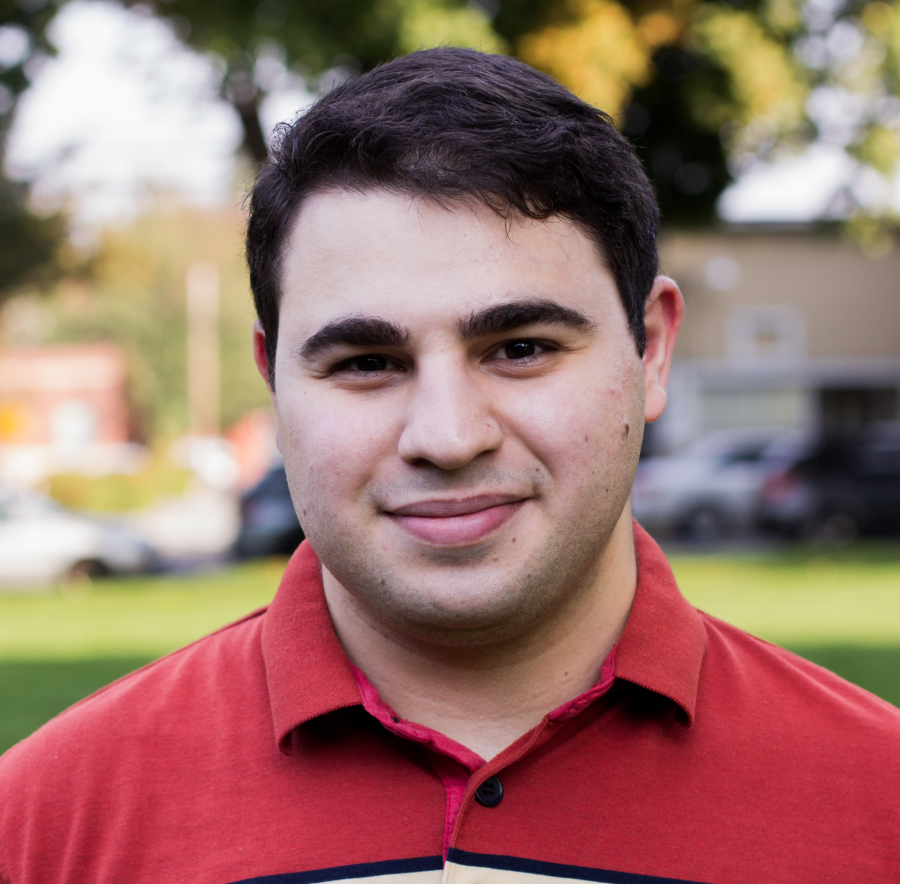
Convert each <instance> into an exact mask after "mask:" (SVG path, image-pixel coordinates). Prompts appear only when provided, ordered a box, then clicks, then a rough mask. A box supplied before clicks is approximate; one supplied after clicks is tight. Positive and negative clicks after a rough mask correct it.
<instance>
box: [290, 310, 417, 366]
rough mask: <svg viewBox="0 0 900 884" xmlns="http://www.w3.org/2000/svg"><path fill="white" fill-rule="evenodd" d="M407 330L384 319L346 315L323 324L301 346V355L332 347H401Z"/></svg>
mask: <svg viewBox="0 0 900 884" xmlns="http://www.w3.org/2000/svg"><path fill="white" fill-rule="evenodd" d="M408 343H409V330H408V329H405V328H401V326H399V325H396V324H395V323H393V322H390V321H388V320H387V319H378V318H376V317H371V316H348V317H345V318H343V319H336V320H334V321H333V322H329V323H328V324H327V325H324V326H322V328H320V329H319V330H318V331H317V332H316V333H315V334H313V335H311V336H310V337H309V338H307V339H306V342H305V343H304V344H303V346H302V347H301V348H300V351H299V352H300V356H301V357H302V358H303V359H314V358H315V357H316V356H320V355H321V354H322V353H324V352H325V351H326V350H330V349H332V348H333V347H341V346H343V347H403V346H405V345H406V344H408Z"/></svg>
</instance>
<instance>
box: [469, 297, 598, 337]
mask: <svg viewBox="0 0 900 884" xmlns="http://www.w3.org/2000/svg"><path fill="white" fill-rule="evenodd" d="M537 323H540V324H541V325H562V326H566V327H567V328H571V329H575V330H576V331H589V330H590V329H592V328H594V323H593V322H591V320H590V319H588V317H587V316H585V315H584V314H583V313H581V312H579V311H578V310H573V309H572V308H570V307H563V306H562V304H557V303H556V302H555V301H549V300H544V299H536V300H531V299H529V300H526V301H512V302H509V303H506V304H497V305H496V306H495V307H487V308H486V309H484V310H478V311H477V312H475V313H472V314H470V315H469V316H468V317H466V318H465V319H463V320H461V321H460V324H459V331H460V334H461V335H462V337H463V340H466V341H472V340H475V339H477V338H486V337H489V336H490V335H498V334H505V333H507V332H512V331H515V330H516V329H519V328H522V327H523V326H526V325H535V324H537Z"/></svg>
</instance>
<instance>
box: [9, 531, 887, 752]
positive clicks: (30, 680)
mask: <svg viewBox="0 0 900 884" xmlns="http://www.w3.org/2000/svg"><path fill="white" fill-rule="evenodd" d="M671 561H672V565H673V568H674V570H675V575H676V577H677V578H678V581H679V585H680V586H681V588H682V591H683V592H684V593H685V595H686V596H687V597H688V598H689V599H690V600H691V601H692V602H693V603H694V604H695V605H697V606H698V607H700V608H702V609H703V610H705V611H708V612H709V613H711V614H714V615H715V616H717V617H721V618H722V619H724V620H728V621H730V622H732V623H735V624H737V625H738V626H741V627H743V628H744V629H747V630H749V631H750V632H753V633H755V634H756V635H759V636H762V637H763V638H766V639H769V640H770V641H773V642H776V643H778V644H781V645H784V646H786V647H789V648H791V649H792V650H795V651H797V652H798V653H801V654H803V655H804V656H806V657H808V658H809V659H811V660H814V661H815V662H817V663H820V664H821V665H823V666H826V667H828V668H830V669H833V670H834V671H835V672H838V673H839V674H841V675H843V676H844V677H845V678H848V679H850V680H851V681H854V682H856V683H857V684H860V685H862V686H863V687H865V688H867V689H868V690H870V691H872V692H873V693H876V694H879V695H880V696H882V697H884V698H885V699H887V700H889V701H890V702H892V703H894V704H896V705H900V544H865V545H864V544H857V545H855V546H853V547H851V548H849V549H847V550H841V551H839V552H829V553H828V554H827V555H823V554H822V553H820V552H814V551H810V550H803V549H796V550H787V551H774V552H771V551H767V552H761V553H758V554H750V553H741V554H737V553H720V554H703V555H699V554H685V553H675V554H673V555H672V556H671ZM283 568H284V562H283V561H281V560H273V561H265V562H257V563H252V564H242V565H236V566H232V567H229V568H226V569H222V570H219V571H210V572H204V573H200V574H193V575H187V576H176V577H171V576H165V577H144V578H138V579H131V580H109V581H104V582H101V581H98V582H97V583H96V584H95V586H94V588H93V589H92V591H91V592H90V593H88V594H77V593H75V594H73V593H71V592H70V593H67V594H66V595H61V594H59V593H58V592H54V593H48V594H40V595H35V594H31V595H28V594H19V595H14V594H10V595H0V751H3V750H4V749H6V748H8V747H9V746H11V745H12V744H13V743H14V742H16V741H17V740H19V739H21V738H22V737H24V736H26V735H27V734H29V733H31V731H33V730H34V729H35V728H37V727H39V726H40V725H41V724H43V722H45V721H47V720H48V719H49V718H51V717H52V716H53V715H55V714H56V713H57V712H59V711H61V710H62V709H64V708H65V707H66V706H69V705H71V704H72V703H74V702H75V701H76V700H79V699H80V698H81V697H83V696H85V695H87V694H89V693H91V692H92V691H94V690H96V689H97V688H99V687H102V686H103V685H104V684H107V683H108V682H110V681H112V680H114V679H115V678H118V677H119V676H121V675H124V674H125V673H127V672H130V671H131V670H133V669H136V668H137V667H138V666H141V665H143V664H144V663H146V662H148V661H150V660H152V659H154V658H156V657H159V656H161V655H163V654H166V653H169V652H170V651H173V650H175V649H176V648H178V647H181V646H182V645H184V644H187V643H188V642H190V641H193V640H194V639H196V638H199V637H200V636H202V635H205V634H206V633H207V632H210V631H212V630H213V629H216V628H217V627H219V626H222V625H224V624H225V623H228V622H230V621H232V620H236V619H237V618H239V617H241V616H243V615H244V614H246V613H249V612H250V611H252V610H254V609H255V608H258V607H260V606H261V605H265V604H266V603H268V601H269V600H270V599H271V598H272V595H273V594H274V592H275V589H276V587H277V585H278V580H279V577H280V576H281V571H282V570H283Z"/></svg>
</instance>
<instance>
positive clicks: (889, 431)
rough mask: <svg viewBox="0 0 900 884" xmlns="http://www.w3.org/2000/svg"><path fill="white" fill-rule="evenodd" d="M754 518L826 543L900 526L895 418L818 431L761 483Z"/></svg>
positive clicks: (899, 442) (899, 425)
mask: <svg viewBox="0 0 900 884" xmlns="http://www.w3.org/2000/svg"><path fill="white" fill-rule="evenodd" d="M760 522H761V524H762V525H763V526H764V527H766V528H769V529H771V530H774V531H776V532H778V533H780V534H783V535H787V536H792V537H803V538H806V539H809V540H814V541H820V542H826V543H842V542H847V541H849V540H852V539H853V538H854V537H855V536H856V535H857V534H859V533H876V532H877V533H883V532H890V533H896V532H900V422H884V423H876V424H872V425H870V426H868V427H865V428H864V429H862V430H859V431H858V432H856V433H843V434H824V435H821V436H818V437H817V438H815V439H812V440H811V441H810V442H809V443H808V444H807V445H806V446H804V447H803V448H801V449H800V450H798V451H796V452H795V453H794V455H793V456H792V457H788V458H784V459H783V463H782V465H781V468H780V469H779V470H777V471H775V472H773V473H771V474H770V475H769V476H768V478H767V479H766V482H765V484H764V488H763V498H762V505H761V508H760Z"/></svg>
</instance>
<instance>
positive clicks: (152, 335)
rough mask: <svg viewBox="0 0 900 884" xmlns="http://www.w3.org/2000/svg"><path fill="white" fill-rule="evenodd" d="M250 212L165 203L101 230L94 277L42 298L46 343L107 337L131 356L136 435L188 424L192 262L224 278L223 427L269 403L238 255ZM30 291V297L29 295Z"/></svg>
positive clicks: (164, 434) (174, 430)
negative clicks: (207, 266)
mask: <svg viewBox="0 0 900 884" xmlns="http://www.w3.org/2000/svg"><path fill="white" fill-rule="evenodd" d="M243 224H244V219H243V215H242V213H241V212H240V211H238V210H237V209H235V208H230V209H226V210H220V211H201V210H199V209H188V208H183V207H171V206H170V207H165V206H160V207H158V208H157V209H156V210H155V211H153V212H151V213H150V214H148V215H145V216H143V217H141V218H139V219H138V220H137V221H136V222H135V223H134V224H133V225H131V226H129V227H128V228H123V229H112V230H107V231H105V232H104V234H103V237H102V240H101V243H100V246H99V249H98V251H97V254H96V256H95V257H94V259H93V261H92V273H91V279H90V282H89V283H85V282H79V281H75V280H72V279H64V280H62V281H61V282H60V283H59V284H58V285H57V286H56V287H55V288H54V289H53V290H52V291H50V292H49V293H48V294H49V297H45V298H43V299H42V300H41V307H42V309H43V310H44V311H48V312H49V314H50V317H51V318H52V322H48V323H47V328H48V329H50V331H49V333H48V334H47V335H45V337H44V340H45V341H46V342H48V343H49V342H53V341H59V342H64V341H85V340H102V341H111V342H113V343H116V344H119V345H120V346H121V347H122V348H123V349H124V350H125V351H126V352H127V353H128V369H129V387H130V393H131V398H132V401H133V403H134V405H135V406H136V409H137V412H138V417H139V422H138V423H139V426H138V427H137V430H138V433H137V435H139V436H141V437H143V438H145V439H148V440H152V439H159V438H171V437H172V436H176V435H180V434H182V433H184V432H185V430H186V428H187V325H186V292H185V287H186V278H187V272H188V268H189V267H190V265H191V264H192V263H194V262H195V261H204V262H208V263H210V264H212V265H213V266H215V267H216V269H217V270H218V274H219V281H220V302H219V348H220V352H219V365H220V371H221V384H222V389H223V390H227V391H228V395H227V396H223V397H222V403H221V409H222V411H221V415H220V418H221V422H222V425H223V426H224V427H227V426H229V425H230V424H232V423H234V422H235V421H236V420H237V419H238V418H239V417H241V416H242V415H244V414H246V413H247V412H248V411H251V410H253V409H255V408H259V407H260V406H265V405H267V404H268V394H267V392H266V388H265V385H264V384H263V383H262V382H261V381H260V379H259V375H258V374H257V372H256V366H255V364H254V362H253V358H252V353H251V349H250V328H251V325H252V323H253V318H254V317H253V307H252V304H251V303H250V298H249V294H248V291H247V273H246V269H245V265H244V259H243V253H242V235H243ZM32 297H33V296H32Z"/></svg>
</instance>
